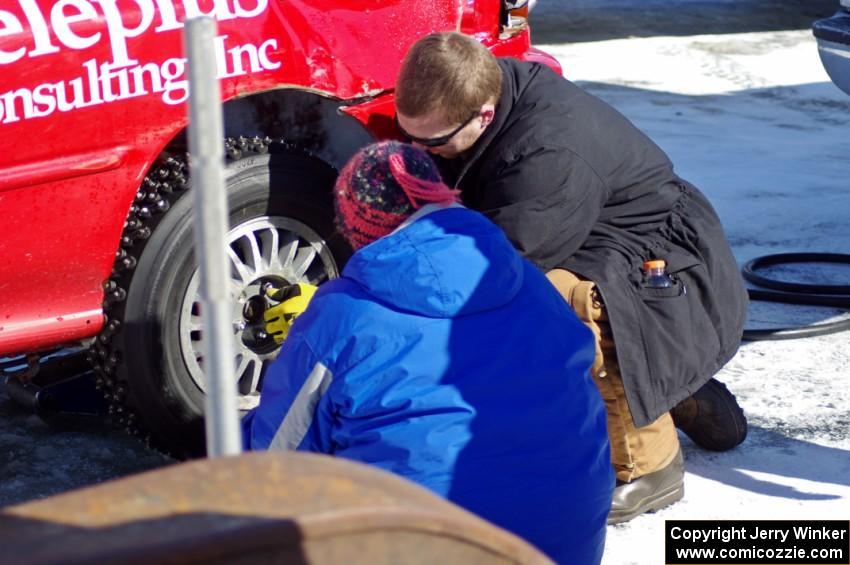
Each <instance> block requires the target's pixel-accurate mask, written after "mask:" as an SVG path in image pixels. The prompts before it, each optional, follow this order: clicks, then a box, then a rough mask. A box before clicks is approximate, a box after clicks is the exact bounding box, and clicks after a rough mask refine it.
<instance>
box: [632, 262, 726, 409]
mask: <svg viewBox="0 0 850 565" xmlns="http://www.w3.org/2000/svg"><path fill="white" fill-rule="evenodd" d="M683 255H684V254H683ZM665 259H667V264H668V274H669V275H670V277H671V279H672V280H673V282H674V284H673V286H670V287H667V288H649V287H645V286H641V287H639V288H638V289H637V295H638V300H637V307H638V310H639V313H640V316H641V324H640V326H641V332H642V337H643V342H644V343H643V345H644V351H645V352H646V357H647V366H648V368H649V371H650V381H651V383H652V388H653V390H654V391H655V393H656V395H657V396H656V398H658V399H659V400H662V399H663V400H667V401H670V402H674V401H676V400H680V399H681V398H682V397H683V396H684V393H683V391H682V389H688V391H690V392H693V390H692V389H695V388H697V387H698V386H699V385H700V384H702V382H703V381H704V380H706V379H707V378H708V377H710V376H711V375H708V374H706V373H707V371H709V370H710V368H712V367H713V366H714V364H715V360H716V358H717V355H718V353H719V351H720V340H719V339H718V337H717V332H716V330H715V329H714V326H713V325H712V323H711V320H710V319H709V317H708V313H707V312H706V310H705V307H704V305H703V304H702V303H701V300H700V296H699V292H696V290H697V286H698V284H699V282H700V281H701V280H702V278H703V277H704V276H706V274H705V267H704V266H703V265H702V264H701V263H700V262H699V260H698V259H697V258H695V257H693V256H690V255H685V256H684V257H683V256H681V255H678V256H675V255H671V256H670V257H669V258H665Z"/></svg>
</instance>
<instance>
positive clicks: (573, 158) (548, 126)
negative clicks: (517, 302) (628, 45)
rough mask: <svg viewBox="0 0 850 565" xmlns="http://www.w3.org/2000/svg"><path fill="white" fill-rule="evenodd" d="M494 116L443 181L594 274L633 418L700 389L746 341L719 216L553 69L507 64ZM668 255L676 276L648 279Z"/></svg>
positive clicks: (544, 252) (571, 265)
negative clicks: (649, 263) (651, 267)
mask: <svg viewBox="0 0 850 565" xmlns="http://www.w3.org/2000/svg"><path fill="white" fill-rule="evenodd" d="M499 65H500V67H501V68H502V71H503V81H502V82H503V87H502V88H503V90H502V95H501V98H500V100H499V102H498V105H497V107H496V114H495V119H494V122H493V123H492V124H491V125H490V126H489V127H488V128H487V129H486V130H485V131H484V134H483V135H482V137H481V138H480V139H479V140H478V141H477V142H476V143H475V145H474V146H473V147H472V148H470V149H469V150H468V151H467V152H466V153H465V154H464V155H461V156H460V157H458V158H457V159H453V160H439V159H438V161H439V165H440V168H441V170H442V172H443V175H444V178H445V180H446V182H447V183H449V184H452V185H454V186H456V187H457V188H460V189H461V190H462V197H463V201H464V203H465V204H466V205H467V206H469V207H471V208H474V209H476V210H480V211H482V212H483V213H484V214H486V215H487V216H488V217H489V218H490V219H492V220H493V221H494V222H496V223H497V224H498V225H499V226H501V227H502V229H504V231H505V232H506V233H507V235H508V238H509V239H510V240H511V241H512V242H513V244H514V245H515V246H516V248H517V249H518V250H519V251H520V252H521V253H522V254H523V255H524V256H526V257H527V258H528V259H530V260H531V261H532V262H534V263H535V264H536V265H537V266H538V267H539V268H540V269H541V270H543V271H548V270H550V269H553V268H556V267H558V268H563V269H567V270H569V271H571V272H573V273H576V274H578V275H580V276H582V277H585V278H587V279H589V280H592V281H594V282H595V283H596V284H597V286H598V288H599V290H600V292H601V294H602V299H603V301H604V303H605V307H606V311H607V314H608V318H609V321H610V324H611V329H612V332H613V337H614V342H615V344H616V350H617V358H618V361H619V366H620V373H621V375H622V379H623V383H624V386H625V389H626V397H627V400H628V402H629V407H630V409H631V411H632V416H633V418H634V421H635V424H636V425H638V426H643V425H646V424H648V423H650V422H652V421H653V420H654V419H655V418H657V417H658V416H660V415H661V414H663V413H664V412H666V411H668V410H669V409H670V408H671V407H673V406H674V405H676V404H677V403H678V402H679V401H681V400H683V399H684V398H686V397H687V396H689V395H691V394H692V393H693V392H695V391H696V390H697V389H698V388H699V387H700V386H702V385H703V384H704V383H705V382H706V381H707V380H708V379H709V378H711V376H712V375H713V374H714V373H715V372H716V371H717V370H718V369H719V368H720V367H721V366H722V365H724V364H725V363H726V362H727V361H728V360H729V359H730V358H731V357H732V356H733V355H734V353H735V351H736V350H737V347H738V344H739V342H740V340H741V334H742V331H743V324H744V318H745V316H746V310H747V295H746V291H745V290H744V286H743V283H742V280H741V277H740V275H739V273H738V266H737V263H736V261H735V259H734V257H733V256H732V252H731V249H730V248H729V244H728V242H727V240H726V237H725V235H724V233H723V229H722V227H721V225H720V220H719V219H718V217H717V214H716V213H715V212H714V209H713V208H712V207H711V205H710V204H709V203H708V201H707V200H706V198H705V197H704V196H703V195H702V193H700V191H699V190H697V189H696V188H695V187H694V186H692V185H691V184H689V183H687V182H686V181H684V180H682V179H681V178H679V177H678V176H677V175H676V174H675V173H674V172H673V165H672V163H671V162H670V160H669V159H668V158H667V156H666V155H665V154H664V152H663V151H661V149H660V148H659V147H658V146H657V145H655V144H654V143H653V142H652V141H651V140H650V139H649V138H648V137H646V135H644V134H643V133H642V132H640V131H639V130H638V129H637V128H636V127H635V126H634V125H632V124H631V122H629V121H628V120H627V119H626V118H625V117H623V116H622V115H621V114H619V113H618V112H617V111H616V110H614V109H613V108H611V107H610V106H609V105H608V104H606V103H605V102H602V101H601V100H599V99H598V98H595V97H594V96H592V95H590V94H588V93H587V92H585V91H583V90H582V89H580V88H579V87H577V86H576V85H574V84H573V83H571V82H569V81H568V80H565V79H564V78H562V77H560V76H558V75H557V74H555V73H554V72H552V71H551V70H550V69H548V68H547V67H545V66H542V65H539V64H535V63H525V62H520V61H516V60H513V59H500V60H499ZM647 259H664V260H666V261H667V269H668V272H669V273H670V275H671V277H672V278H673V280H674V282H675V285H674V286H672V287H670V288H662V289H658V288H647V287H646V286H645V285H644V281H643V262H644V261H645V260H647Z"/></svg>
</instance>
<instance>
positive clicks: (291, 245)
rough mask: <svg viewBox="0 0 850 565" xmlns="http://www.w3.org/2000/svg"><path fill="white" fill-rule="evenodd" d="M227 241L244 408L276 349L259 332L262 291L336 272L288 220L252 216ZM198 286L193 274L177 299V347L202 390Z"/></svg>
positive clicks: (324, 251) (308, 235) (318, 244)
mask: <svg viewBox="0 0 850 565" xmlns="http://www.w3.org/2000/svg"><path fill="white" fill-rule="evenodd" d="M227 240H228V249H227V255H228V257H229V259H230V267H231V278H230V283H231V287H230V288H231V297H232V299H233V310H232V320H233V338H234V353H235V355H234V357H235V359H234V366H235V367H236V371H235V375H234V377H235V379H236V383H237V389H238V398H237V402H238V406H239V408H240V409H241V410H249V409H251V408H253V407H254V406H256V405H257V404H258V402H259V391H260V388H261V386H262V377H263V373H264V369H265V367H266V366H267V365H268V364H269V363H270V362H271V361H272V360H273V359H274V358H275V357H276V356H277V353H278V351H279V350H280V348H279V346H278V345H277V343H275V341H274V339H273V338H272V336H270V335H269V334H267V333H266V331H265V320H264V318H263V314H264V313H265V311H266V309H267V308H268V306H269V305H268V302H267V299H266V298H265V295H264V292H263V287H264V286H265V285H269V284H271V285H272V286H283V285H285V284H292V283H296V282H307V283H310V284H314V285H318V284H320V283H322V282H324V281H325V280H328V279H331V278H335V277H336V276H338V273H337V269H336V263H335V262H334V260H333V256H332V255H331V252H330V249H328V246H327V243H326V242H325V241H324V240H323V239H322V238H321V236H319V235H318V234H317V233H316V232H315V231H313V230H312V229H311V228H310V227H308V226H307V225H305V224H303V223H301V222H299V221H297V220H294V219H291V218H283V217H269V216H263V217H260V218H255V219H253V220H250V221H248V222H246V223H244V224H241V225H239V226H237V227H235V228H234V229H232V230H231V231H230V232H229V233H228V237H227ZM199 286H200V276H199V274H198V271H197V270H196V271H195V272H194V273H193V275H192V278H191V280H190V281H189V285H188V287H187V289H186V293H185V295H184V297H183V301H182V308H181V313H180V345H181V353H182V355H183V360H184V362H185V363H186V367H187V369H188V371H189V374H190V376H191V377H192V380H193V381H194V382H195V384H196V385H197V386H198V387H199V388H200V389H201V390H204V389H205V384H204V383H205V381H204V375H203V350H204V335H203V330H202V324H201V301H200V293H199Z"/></svg>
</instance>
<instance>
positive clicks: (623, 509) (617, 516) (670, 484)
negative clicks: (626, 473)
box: [608, 449, 685, 524]
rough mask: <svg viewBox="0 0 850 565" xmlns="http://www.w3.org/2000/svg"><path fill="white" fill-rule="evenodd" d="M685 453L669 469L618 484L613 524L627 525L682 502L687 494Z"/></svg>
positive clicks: (679, 455)
mask: <svg viewBox="0 0 850 565" xmlns="http://www.w3.org/2000/svg"><path fill="white" fill-rule="evenodd" d="M684 478H685V466H684V461H683V459H682V450H681V449H680V450H679V451H677V452H676V456H675V457H674V458H673V461H671V462H670V463H669V464H668V465H667V466H666V467H664V468H663V469H659V470H658V471H654V472H652V473H649V474H648V475H644V476H642V477H638V478H636V479H634V480H632V482H630V483H624V482H622V481H619V480H618V481H617V486H616V487H615V488H614V499H613V500H612V501H611V512H610V513H609V514H608V523H609V524H619V523H620V522H627V521H628V520H631V519H632V518H634V517H635V516H637V515H639V514H643V513H644V512H655V511H656V510H660V509H661V508H664V507H665V506H670V505H671V504H673V503H674V502H676V501H677V500H681V499H682V496H684V494H685V484H684Z"/></svg>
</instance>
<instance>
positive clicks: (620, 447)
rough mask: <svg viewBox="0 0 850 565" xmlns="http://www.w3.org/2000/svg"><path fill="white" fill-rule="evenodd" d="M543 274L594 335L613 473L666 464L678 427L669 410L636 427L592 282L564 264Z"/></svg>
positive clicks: (622, 475)
mask: <svg viewBox="0 0 850 565" xmlns="http://www.w3.org/2000/svg"><path fill="white" fill-rule="evenodd" d="M546 277H547V278H548V279H549V280H550V281H551V282H552V284H553V285H555V288H557V289H558V292H560V293H561V296H563V297H564V299H565V300H566V301H567V302H568V303H569V304H570V306H572V307H573V310H575V312H576V314H577V315H578V317H579V319H581V321H583V322H584V323H585V324H587V326H588V327H589V328H590V329H591V330H592V331H593V335H594V337H595V338H596V359H595V360H594V361H593V367H592V368H591V375H592V376H593V381H594V382H595V383H596V386H597V387H599V392H600V393H601V394H602V400H603V401H604V402H605V410H606V412H607V414H608V437H609V439H610V441H611V462H612V463H613V464H614V470H615V471H616V473H617V479H619V480H621V481H624V482H630V481H632V480H633V479H636V478H638V477H640V476H642V475H646V474H647V473H652V472H653V471H657V470H659V469H662V468H664V467H665V466H667V465H668V464H669V463H670V462H671V461H673V458H674V457H675V456H676V452H677V451H678V450H679V437H678V435H677V434H676V427H675V426H674V425H673V419H672V418H671V417H670V414H664V415H663V416H661V417H660V418H658V419H657V420H655V421H654V422H652V423H651V424H649V425H648V426H644V427H642V428H636V427H635V425H634V423H633V421H632V414H631V412H630V411H629V405H628V403H627V402H626V393H625V390H623V381H622V380H621V379H620V368H619V366H618V364H617V356H616V354H615V348H614V347H615V346H614V341H613V339H612V337H611V326H610V325H609V324H608V316H607V315H606V313H605V308H604V306H603V305H602V303H601V302H600V300H599V297H598V294H597V292H596V285H595V284H594V283H593V282H592V281H585V280H582V279H580V278H578V277H577V276H576V275H574V274H572V273H571V272H569V271H566V270H564V269H553V270H551V271H549V272H548V273H546Z"/></svg>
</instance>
